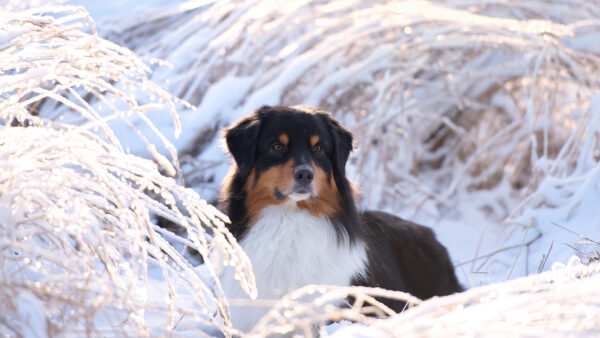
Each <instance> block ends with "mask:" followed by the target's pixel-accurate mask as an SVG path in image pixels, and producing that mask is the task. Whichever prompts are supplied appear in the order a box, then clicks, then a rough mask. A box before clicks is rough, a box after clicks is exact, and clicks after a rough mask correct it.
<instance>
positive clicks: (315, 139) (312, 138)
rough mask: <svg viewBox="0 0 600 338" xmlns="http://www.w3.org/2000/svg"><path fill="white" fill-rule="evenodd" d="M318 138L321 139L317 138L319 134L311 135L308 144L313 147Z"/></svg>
mask: <svg viewBox="0 0 600 338" xmlns="http://www.w3.org/2000/svg"><path fill="white" fill-rule="evenodd" d="M320 140H321V139H320V138H319V135H313V136H311V137H310V145H311V146H312V147H314V146H316V145H317V143H319V141H320Z"/></svg>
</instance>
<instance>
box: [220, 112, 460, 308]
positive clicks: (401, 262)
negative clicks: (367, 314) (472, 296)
mask: <svg viewBox="0 0 600 338" xmlns="http://www.w3.org/2000/svg"><path fill="white" fill-rule="evenodd" d="M282 131H284V132H286V133H288V134H290V136H291V138H292V139H293V138H294V137H301V136H302V137H305V136H306V135H307V133H314V132H318V133H319V135H323V138H324V139H323V140H322V142H323V145H324V148H325V150H326V155H327V158H324V159H323V161H320V162H319V163H318V165H319V166H320V167H321V168H323V169H324V170H325V171H326V172H327V173H328V174H329V173H333V177H334V180H335V184H336V186H337V189H338V191H339V194H338V199H339V201H340V205H341V206H342V210H340V211H339V212H337V213H336V214H335V215H334V216H333V217H330V218H331V221H332V223H333V225H334V227H335V230H336V233H337V234H338V239H339V240H349V241H350V243H356V241H358V240H360V241H362V242H364V243H365V244H366V246H367V256H368V265H367V273H366V275H365V276H362V277H361V278H358V279H356V280H354V281H353V284H355V285H364V286H374V287H382V288H386V289H390V290H399V291H405V292H408V293H410V294H412V295H414V296H416V297H419V298H421V299H427V298H430V297H433V296H441V295H447V294H451V293H454V292H460V291H462V287H461V285H460V284H459V283H458V280H457V278H456V275H455V273H454V268H453V266H452V262H451V260H450V257H449V256H448V252H447V251H446V248H445V247H444V246H443V245H442V244H440V243H439V242H438V241H437V240H436V238H435V235H434V234H433V232H432V231H431V230H430V229H429V228H426V227H424V226H420V225H417V224H414V223H411V222H408V221H405V220H402V219H400V218H398V217H395V216H393V215H390V214H387V213H383V212H377V211H367V212H363V213H362V214H360V215H359V214H358V212H357V210H356V206H355V202H354V198H353V191H352V188H351V185H350V182H349V181H348V180H347V179H346V175H345V166H346V162H347V160H348V156H349V155H350V152H351V151H352V134H351V133H350V132H349V131H348V130H346V129H344V128H343V127H342V126H341V125H340V124H339V123H338V122H337V121H335V120H334V119H333V118H332V117H331V115H330V114H328V113H326V112H323V111H318V110H311V111H306V110H298V109H296V108H293V107H262V108H260V109H258V110H257V111H255V112H254V113H253V114H251V115H250V116H249V117H247V118H245V119H242V120H241V121H239V122H238V123H236V124H235V125H234V126H232V127H231V128H229V129H227V130H226V131H225V139H226V141H227V147H228V149H229V151H230V153H231V155H232V156H233V159H234V161H235V164H236V165H235V168H234V170H235V172H234V173H233V174H232V176H231V177H230V181H229V183H228V184H226V186H225V187H224V191H223V194H222V201H221V203H222V206H223V210H224V212H225V213H226V214H227V215H228V216H229V218H230V219H231V224H229V229H230V231H231V232H232V233H233V235H234V236H235V237H236V238H237V240H238V241H240V240H241V239H242V238H243V237H244V236H245V234H246V232H247V230H248V218H247V210H246V206H245V205H246V204H245V201H246V198H247V196H246V194H245V193H244V185H245V184H246V180H247V178H248V175H249V174H250V172H251V171H252V169H254V170H255V171H256V172H257V174H259V173H260V172H261V171H262V170H266V169H268V168H269V166H271V165H273V164H277V163H284V162H285V161H287V160H289V159H290V158H292V157H293V156H296V155H294V152H290V153H289V154H287V155H285V156H284V155H282V156H281V157H276V156H273V154H269V152H268V149H269V147H270V145H271V142H272V138H273V137H276V135H278V134H279V133H281V132H282ZM315 161H319V159H318V158H317V159H316V160H315ZM275 195H276V197H277V196H279V197H280V198H282V199H283V198H284V196H283V195H282V194H281V192H279V195H278V194H277V193H276V194H275ZM315 240H319V239H315ZM382 301H383V302H384V303H386V304H387V305H388V306H390V307H391V308H392V309H394V310H396V311H401V310H402V309H403V307H404V303H402V302H396V301H389V300H382Z"/></svg>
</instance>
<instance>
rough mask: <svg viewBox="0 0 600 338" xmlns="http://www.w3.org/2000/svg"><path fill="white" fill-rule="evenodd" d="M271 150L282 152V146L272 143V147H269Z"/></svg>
mask: <svg viewBox="0 0 600 338" xmlns="http://www.w3.org/2000/svg"><path fill="white" fill-rule="evenodd" d="M271 149H273V150H275V151H282V150H283V144H281V143H279V142H276V143H273V145H272V146H271Z"/></svg>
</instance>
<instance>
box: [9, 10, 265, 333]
mask: <svg viewBox="0 0 600 338" xmlns="http://www.w3.org/2000/svg"><path fill="white" fill-rule="evenodd" d="M0 15H1V16H2V20H1V22H2V26H1V29H2V31H3V32H4V33H3V34H2V35H1V36H0V69H1V70H2V76H0V95H1V100H0V290H1V291H0V295H1V296H2V298H3V301H2V302H1V305H0V312H1V313H2V316H1V318H0V331H1V332H3V333H6V334H13V335H18V336H20V335H25V336H28V335H52V336H53V335H58V334H60V335H81V334H85V335H123V334H126V335H143V336H147V335H156V334H165V333H169V332H172V331H173V330H174V329H175V328H176V327H179V329H183V330H192V332H196V331H197V332H203V331H201V329H203V328H205V327H209V326H212V327H215V328H217V329H218V330H221V331H223V332H224V333H228V332H230V330H231V328H230V324H229V320H228V310H227V305H226V304H227V303H226V301H225V299H224V298H223V294H222V291H221V290H220V287H219V283H218V280H217V279H216V278H214V277H215V275H214V269H213V268H212V266H211V265H210V262H209V263H207V264H206V265H205V268H204V270H198V269H194V268H193V267H192V266H191V265H190V264H189V263H188V262H187V260H186V259H185V258H183V257H182V255H181V254H180V253H179V252H178V251H177V250H175V249H174V248H173V246H172V245H171V244H170V243H169V242H168V241H167V240H165V238H163V237H162V236H161V234H165V235H167V236H169V237H170V239H171V240H173V241H175V242H185V244H187V245H190V246H192V247H193V248H195V249H196V250H198V251H199V252H200V253H201V254H202V255H204V256H207V255H208V251H209V250H211V248H213V247H214V248H217V247H218V248H219V250H222V251H223V252H224V253H225V258H226V260H227V261H228V262H229V263H230V264H231V265H234V266H235V267H236V269H237V270H238V273H239V276H240V283H242V286H243V287H244V288H245V289H246V290H247V291H248V292H249V293H253V292H254V290H255V289H254V288H255V287H254V284H253V278H252V275H251V270H250V265H249V262H248V260H247V258H246V256H245V255H244V254H243V252H242V251H241V249H240V248H239V246H238V245H237V244H236V242H235V239H234V238H233V237H232V236H231V235H230V234H229V232H228V231H227V230H226V228H225V225H224V222H227V221H228V220H227V217H226V216H224V215H223V214H221V213H220V212H218V211H217V210H216V209H215V208H214V207H213V206H211V205H209V204H207V203H206V202H205V201H204V200H202V199H201V198H200V197H199V196H198V194H197V193H195V192H194V191H192V190H189V189H186V188H184V187H182V186H181V185H179V184H178V182H177V181H176V179H175V178H174V177H170V176H173V175H175V174H176V169H175V168H177V157H176V151H175V149H174V148H173V147H172V145H170V143H168V141H166V140H165V145H166V147H167V148H169V149H171V155H172V156H173V157H172V159H171V161H169V160H168V159H167V158H165V157H164V156H163V155H161V154H159V153H158V152H156V151H154V155H155V161H151V160H148V159H143V158H140V157H137V156H134V155H131V154H128V153H127V152H126V151H124V149H123V147H122V146H121V143H120V141H119V140H118V139H117V138H116V137H115V136H114V134H113V132H112V130H111V128H110V127H109V125H108V123H107V122H108V121H110V120H114V119H121V120H123V121H126V122H128V123H129V120H128V119H129V118H130V117H131V116H134V115H135V116H137V117H138V118H141V119H142V120H145V118H144V114H145V112H146V111H148V110H152V109H157V108H160V107H162V106H163V105H166V106H167V107H169V110H170V111H171V115H172V117H173V119H174V120H175V121H176V123H175V125H176V127H177V128H178V129H179V125H178V122H177V121H178V119H177V115H176V114H175V107H176V105H177V104H185V103H183V102H182V101H180V100H178V99H176V98H174V97H173V96H171V95H170V94H168V93H166V92H165V91H164V90H162V89H161V88H160V87H158V86H157V85H155V84H154V83H152V82H151V81H149V80H148V78H147V72H148V71H149V69H148V68H147V66H146V65H145V64H144V63H143V62H142V61H141V60H140V59H139V58H138V57H137V56H136V55H135V54H134V53H132V52H131V51H129V50H127V49H125V48H122V47H119V46H117V45H115V44H113V43H111V42H108V41H106V40H103V39H101V38H99V37H98V36H97V35H96V34H95V33H94V24H93V22H91V21H90V19H89V17H88V16H87V13H86V12H85V11H84V10H83V9H82V8H77V7H51V8H39V9H30V10H25V11H14V12H10V13H9V12H2V13H0ZM90 28H91V31H92V33H85V32H83V30H84V29H90ZM124 88H128V90H125V89H124ZM141 93H145V95H146V96H145V97H146V99H145V100H146V101H147V102H146V103H144V104H140V103H139V100H140V99H139V96H140V95H141ZM92 97H93V98H95V99H97V100H99V101H101V102H104V103H105V104H106V106H107V107H108V108H109V109H108V112H109V113H108V114H99V113H98V112H97V111H96V109H95V108H94V107H92V106H91V105H90V104H89V103H88V102H89V101H90V99H91V98H92ZM40 105H46V106H50V107H52V106H56V107H57V111H59V110H60V109H62V114H61V115H58V114H55V115H54V116H52V118H47V117H40V116H38V108H39V107H40ZM64 107H66V109H63V108H64ZM146 121H147V123H148V125H149V126H150V127H153V126H152V123H151V122H150V121H148V120H146ZM130 125H131V126H132V128H133V130H134V131H135V130H137V129H136V128H135V126H133V124H131V123H130ZM156 132H157V134H159V135H160V132H159V131H158V130H156ZM177 132H178V131H177ZM139 136H140V137H141V138H144V135H143V134H142V133H139ZM148 148H149V149H154V145H152V144H148ZM159 169H161V170H162V171H163V172H166V173H168V174H170V175H163V174H161V170H159ZM151 214H157V215H160V216H162V217H165V218H167V219H170V220H171V221H173V222H176V223H178V224H180V225H181V226H183V227H184V228H185V229H186V231H187V233H188V234H189V239H187V240H184V239H182V238H179V237H177V236H175V235H173V234H170V233H168V232H165V231H164V230H162V229H160V228H159V227H157V226H156V225H155V224H154V222H153V220H152V218H151ZM213 284H214V285H213Z"/></svg>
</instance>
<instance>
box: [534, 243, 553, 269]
mask: <svg viewBox="0 0 600 338" xmlns="http://www.w3.org/2000/svg"><path fill="white" fill-rule="evenodd" d="M553 245H554V240H552V243H550V248H548V252H547V253H546V255H545V256H543V257H542V262H541V263H540V266H539V267H538V273H540V272H542V270H544V266H546V261H548V256H550V251H552V246H553Z"/></svg>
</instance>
